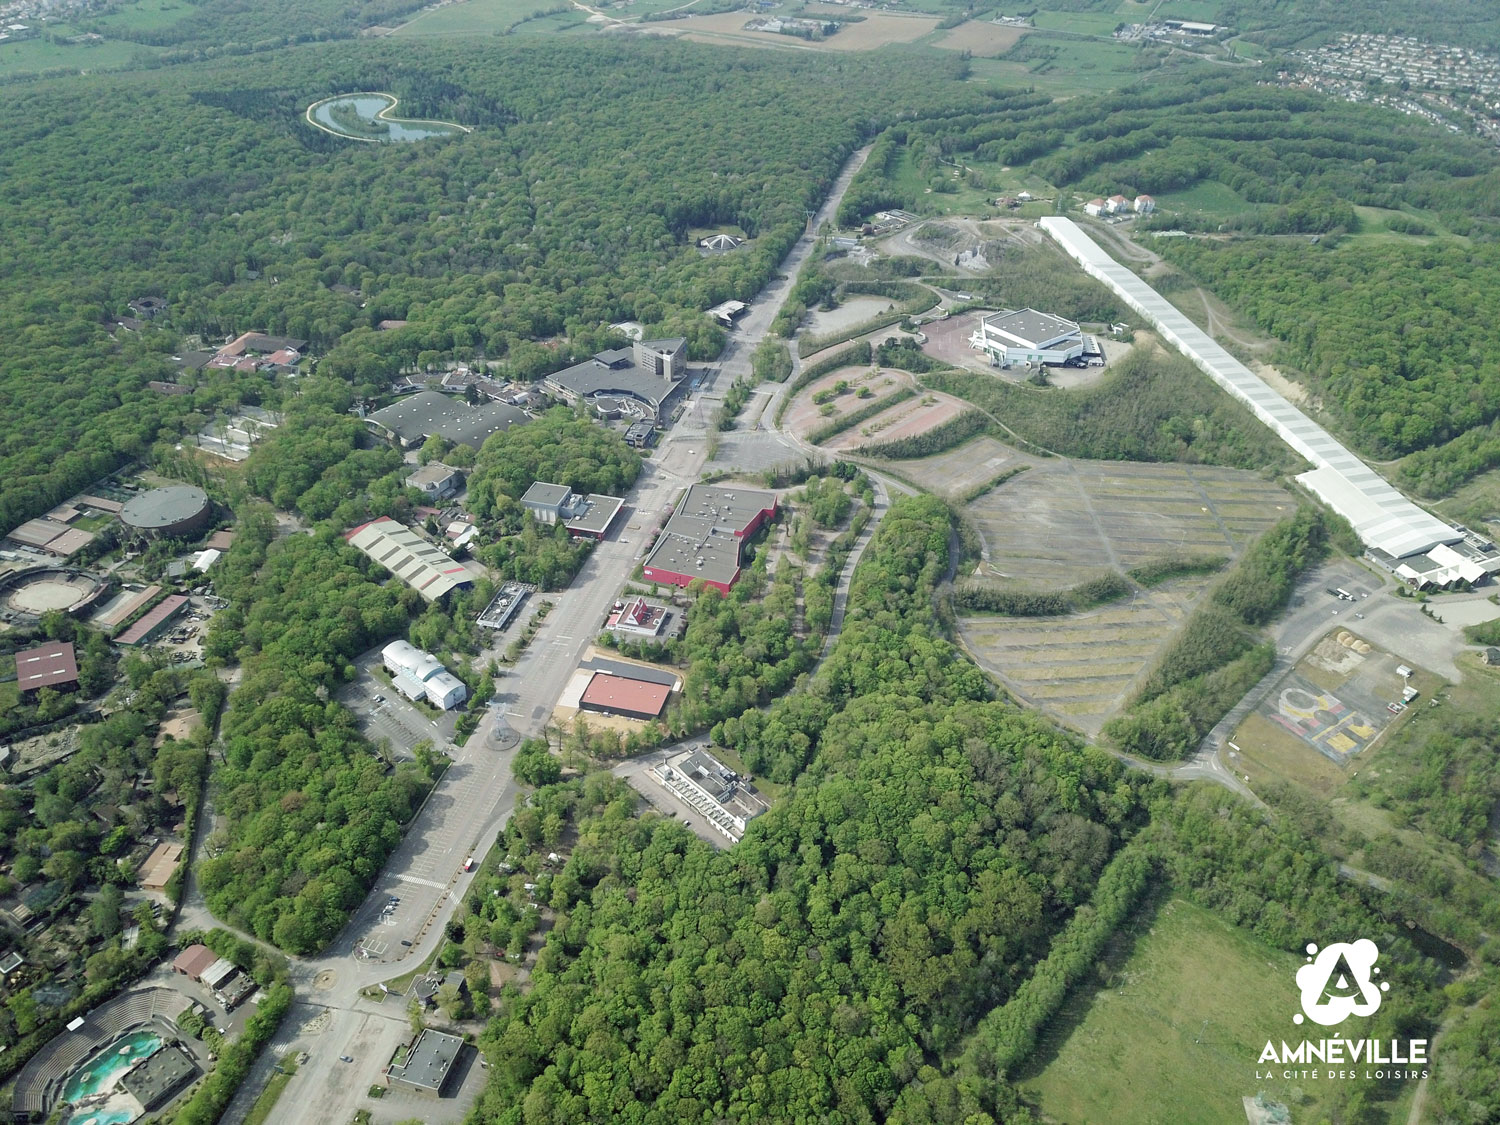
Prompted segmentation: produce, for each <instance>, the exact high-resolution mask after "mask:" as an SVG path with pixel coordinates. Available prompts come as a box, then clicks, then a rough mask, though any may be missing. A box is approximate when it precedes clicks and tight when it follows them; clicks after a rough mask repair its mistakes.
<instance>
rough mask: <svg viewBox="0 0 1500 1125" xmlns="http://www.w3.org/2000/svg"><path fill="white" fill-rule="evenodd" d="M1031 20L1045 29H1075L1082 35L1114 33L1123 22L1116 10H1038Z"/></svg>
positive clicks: (1074, 30)
mask: <svg viewBox="0 0 1500 1125" xmlns="http://www.w3.org/2000/svg"><path fill="white" fill-rule="evenodd" d="M1031 22H1032V23H1034V24H1036V26H1037V27H1039V28H1041V29H1042V30H1044V31H1073V32H1077V33H1078V34H1080V35H1105V36H1108V35H1113V34H1114V31H1115V28H1116V27H1118V26H1119V25H1120V24H1121V23H1126V22H1129V21H1127V20H1123V19H1121V17H1120V16H1118V15H1117V14H1115V13H1114V12H1038V13H1037V14H1036V15H1035V16H1033V17H1032V18H1031Z"/></svg>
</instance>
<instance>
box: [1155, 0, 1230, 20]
mask: <svg viewBox="0 0 1500 1125" xmlns="http://www.w3.org/2000/svg"><path fill="white" fill-rule="evenodd" d="M1223 7H1224V5H1223V4H1222V3H1221V2H1220V0H1162V2H1161V4H1160V5H1158V7H1157V9H1156V18H1157V19H1159V20H1165V19H1173V20H1197V21H1198V22H1199V23H1218V22H1219V10H1220V9H1221V8H1223Z"/></svg>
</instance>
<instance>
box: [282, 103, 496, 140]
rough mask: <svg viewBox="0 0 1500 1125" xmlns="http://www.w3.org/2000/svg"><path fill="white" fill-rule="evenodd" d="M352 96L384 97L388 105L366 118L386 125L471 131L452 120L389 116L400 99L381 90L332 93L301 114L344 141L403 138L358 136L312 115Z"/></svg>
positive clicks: (308, 120) (314, 124)
mask: <svg viewBox="0 0 1500 1125" xmlns="http://www.w3.org/2000/svg"><path fill="white" fill-rule="evenodd" d="M352 98H383V99H386V100H387V101H389V102H390V104H389V105H387V106H386V107H385V108H384V109H382V110H381V111H380V112H379V113H377V114H376V115H375V116H374V117H373V118H370V119H368V120H371V121H381V122H384V123H386V124H387V125H394V126H397V127H400V126H413V127H415V128H421V127H423V126H441V127H442V129H443V130H453V131H456V132H459V133H472V132H473V130H472V129H470V128H469V127H468V126H466V125H459V124H458V123H456V122H453V121H437V120H432V119H418V118H407V117H393V116H391V111H392V110H394V109H395V108H396V106H398V105H399V104H400V99H399V98H397V97H396V95H395V94H387V93H385V92H384V91H382V90H357V91H353V92H351V93H346V94H333V95H331V96H329V97H326V98H319V99H318V100H317V101H315V102H313V103H312V105H310V106H308V107H307V110H306V112H305V113H304V114H303V116H304V117H305V118H306V119H307V123H308V124H309V125H311V126H313V127H314V128H315V129H321V130H322V131H323V132H325V133H329V134H331V135H333V136H335V137H340V138H342V139H343V140H346V141H362V142H364V143H365V144H376V145H379V144H389V143H391V142H393V141H397V140H402V139H404V138H401V137H398V136H395V135H387V136H385V137H360V136H356V135H355V134H353V133H345V132H343V131H341V130H339V129H337V128H335V127H334V126H332V125H330V124H326V123H324V122H322V121H319V120H318V119H317V118H316V117H315V116H314V113H315V111H316V110H317V109H318V108H319V107H321V106H325V105H328V104H329V103H331V102H341V101H346V100H348V99H352ZM432 135H434V136H442V135H443V133H442V132H440V131H439V132H435V133H433V134H432ZM411 139H412V140H426V139H427V137H414V138H411Z"/></svg>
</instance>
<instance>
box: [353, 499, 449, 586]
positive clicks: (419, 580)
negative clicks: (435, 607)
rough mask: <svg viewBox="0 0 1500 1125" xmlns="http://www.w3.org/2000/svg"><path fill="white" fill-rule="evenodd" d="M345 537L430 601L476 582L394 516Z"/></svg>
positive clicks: (363, 524)
mask: <svg viewBox="0 0 1500 1125" xmlns="http://www.w3.org/2000/svg"><path fill="white" fill-rule="evenodd" d="M344 538H345V539H347V540H348V541H349V543H350V544H352V545H353V546H355V547H358V548H359V549H360V550H361V551H363V552H364V553H365V554H367V555H369V556H370V558H372V559H374V560H375V561H376V562H378V563H379V564H380V565H381V566H383V567H385V568H386V569H387V570H389V571H390V572H391V573H392V574H394V575H395V576H396V577H397V578H399V579H401V581H403V582H405V583H406V584H407V585H408V586H410V587H411V588H412V589H413V590H415V591H416V592H417V593H419V594H421V595H422V596H423V597H424V598H426V599H427V600H428V601H430V602H435V601H437V600H438V599H439V598H441V597H442V596H443V595H444V594H446V593H447V592H448V591H449V590H452V589H453V588H454V587H456V586H468V585H469V584H470V583H472V582H473V581H474V576H473V575H472V574H470V573H469V572H468V570H467V569H466V568H465V567H464V565H463V564H462V563H460V562H455V561H454V560H453V559H452V558H450V557H449V556H448V555H445V554H443V552H442V551H440V550H438V549H437V548H436V547H434V546H433V545H432V544H431V543H429V542H427V540H425V539H423V538H422V537H421V536H420V535H418V534H417V533H416V532H415V531H413V530H412V529H411V528H409V527H406V526H404V525H402V524H399V523H397V522H396V521H395V520H393V519H391V518H390V516H381V517H380V518H379V519H378V520H371V521H370V522H369V523H362V524H360V525H359V526H358V527H356V528H355V529H354V530H353V531H351V532H348V533H347V534H346V535H345V536H344Z"/></svg>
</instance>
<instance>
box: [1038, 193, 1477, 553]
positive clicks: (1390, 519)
mask: <svg viewBox="0 0 1500 1125" xmlns="http://www.w3.org/2000/svg"><path fill="white" fill-rule="evenodd" d="M1038 225H1039V226H1040V227H1041V228H1042V230H1044V231H1046V233H1047V234H1048V235H1050V236H1051V237H1052V238H1053V239H1054V240H1055V241H1056V242H1057V244H1058V245H1059V246H1061V247H1062V248H1063V250H1064V251H1066V252H1067V254H1068V255H1069V256H1070V257H1071V258H1073V259H1074V260H1075V261H1077V262H1078V264H1079V265H1081V266H1082V267H1083V269H1084V272H1085V273H1087V274H1088V275H1089V276H1090V277H1093V278H1095V279H1097V280H1099V281H1102V282H1103V283H1104V284H1105V285H1107V286H1109V287H1110V289H1112V290H1113V291H1114V292H1115V293H1116V294H1117V295H1118V296H1119V297H1120V299H1121V300H1122V301H1124V302H1125V303H1126V304H1127V305H1129V306H1130V307H1131V308H1133V309H1134V310H1135V311H1136V312H1138V313H1140V314H1141V315H1142V316H1143V317H1145V318H1146V319H1147V320H1148V321H1150V322H1151V324H1152V325H1153V326H1154V327H1155V328H1156V330H1157V331H1158V332H1160V333H1161V335H1162V337H1163V339H1165V340H1167V341H1169V342H1170V343H1171V344H1172V345H1173V346H1175V347H1176V348H1178V349H1179V350H1181V352H1182V353H1183V354H1184V355H1186V356H1187V357H1188V358H1189V359H1191V360H1192V361H1193V362H1194V363H1196V364H1197V365H1198V366H1199V367H1200V368H1202V369H1203V371H1204V372H1205V373H1206V374H1207V375H1208V376H1209V377H1210V378H1211V379H1213V381H1214V382H1216V383H1218V384H1219V386H1221V387H1223V388H1224V389H1225V390H1226V391H1228V392H1229V393H1230V394H1231V395H1233V396H1234V397H1235V398H1237V399H1239V400H1240V401H1241V402H1243V403H1244V404H1245V405H1246V406H1248V407H1249V408H1250V409H1251V410H1252V411H1254V412H1255V416H1256V417H1257V418H1259V419H1260V420H1261V421H1262V422H1264V423H1265V424H1266V425H1268V426H1270V427H1271V429H1273V430H1274V431H1276V433H1277V435H1278V436H1279V437H1280V438H1281V440H1282V441H1284V442H1286V443H1287V445H1289V446H1291V447H1292V448H1293V449H1294V450H1296V451H1297V452H1298V453H1299V454H1300V455H1301V456H1302V457H1304V458H1306V459H1307V460H1308V461H1309V462H1311V463H1312V465H1313V466H1315V467H1314V468H1313V469H1312V470H1311V471H1310V472H1306V473H1303V474H1302V475H1301V476H1299V477H1298V478H1297V480H1298V481H1300V482H1301V483H1302V484H1303V485H1304V486H1306V487H1307V488H1308V489H1309V490H1310V491H1312V492H1313V493H1315V494H1317V496H1319V497H1320V498H1321V499H1322V500H1323V501H1324V503H1326V504H1327V505H1328V506H1329V507H1330V508H1332V509H1333V510H1334V511H1335V512H1337V513H1338V514H1339V515H1341V516H1343V517H1344V518H1345V519H1346V520H1348V521H1349V522H1350V523H1351V524H1353V525H1354V530H1355V531H1356V532H1358V533H1359V537H1360V538H1361V539H1362V540H1364V543H1365V546H1367V547H1371V548H1374V549H1376V550H1379V551H1384V552H1385V553H1386V554H1388V555H1390V556H1391V557H1392V558H1396V559H1400V558H1404V557H1406V556H1407V555H1415V554H1420V553H1421V552H1423V551H1427V550H1430V549H1431V548H1432V547H1435V546H1437V545H1438V544H1440V543H1456V542H1458V541H1459V540H1461V539H1463V534H1462V533H1461V532H1459V531H1458V530H1456V529H1455V528H1453V527H1450V526H1449V525H1448V524H1446V523H1444V522H1443V521H1442V520H1440V519H1438V518H1437V517H1436V516H1434V515H1432V514H1430V513H1428V512H1425V511H1423V510H1422V509H1421V508H1419V507H1417V506H1416V505H1415V504H1413V503H1412V502H1411V501H1410V500H1408V499H1407V498H1406V497H1405V496H1403V495H1401V493H1399V492H1397V491H1396V490H1395V489H1394V488H1392V487H1391V485H1390V484H1388V483H1387V482H1386V481H1385V480H1384V479H1383V478H1382V477H1381V476H1380V474H1378V473H1376V472H1375V470H1373V469H1371V468H1370V467H1369V466H1368V465H1366V464H1365V463H1364V462H1363V461H1361V460H1360V459H1359V458H1358V457H1356V456H1355V455H1354V454H1353V453H1351V452H1350V451H1349V450H1348V449H1346V448H1344V446H1343V445H1342V444H1341V443H1339V442H1338V441H1336V440H1334V438H1333V436H1332V435H1331V434H1329V433H1328V431H1327V430H1325V429H1323V427H1322V426H1320V425H1318V424H1317V423H1316V422H1314V421H1313V420H1312V419H1311V418H1309V417H1308V416H1307V415H1306V414H1303V413H1302V411H1300V410H1298V409H1297V408H1296V407H1295V406H1293V405H1292V404H1291V403H1289V402H1287V400H1286V399H1284V398H1282V397H1281V395H1279V394H1277V393H1276V392H1275V391H1274V390H1272V389H1271V388H1270V387H1269V386H1267V385H1266V384H1265V383H1264V382H1263V381H1262V380H1261V379H1260V378H1259V377H1258V376H1256V375H1255V374H1254V372H1252V371H1251V370H1250V369H1249V368H1248V367H1246V366H1245V365H1244V364H1243V363H1241V362H1240V361H1239V360H1237V359H1235V358H1234V356H1232V355H1230V354H1229V353H1228V352H1226V351H1225V350H1224V349H1223V348H1221V347H1220V346H1219V345H1218V344H1216V343H1215V342H1214V340H1213V338H1212V337H1210V336H1209V335H1208V334H1207V333H1206V332H1204V331H1203V330H1202V329H1200V328H1199V327H1198V326H1197V325H1196V324H1194V323H1193V322H1192V321H1191V320H1189V319H1188V318H1187V317H1186V316H1184V315H1183V314H1182V313H1181V312H1180V311H1179V310H1178V309H1177V308H1176V307H1175V306H1174V305H1173V304H1172V303H1171V302H1170V301H1168V300H1167V299H1166V298H1165V297H1163V296H1162V295H1161V294H1159V293H1157V292H1156V290H1154V289H1152V288H1151V286H1149V285H1147V284H1146V283H1145V282H1144V281H1142V280H1141V279H1140V278H1139V277H1137V276H1136V275H1135V274H1134V273H1132V272H1131V271H1130V270H1128V269H1126V268H1125V267H1124V266H1122V265H1120V264H1119V263H1118V262H1116V261H1115V260H1114V259H1113V258H1111V257H1110V256H1109V255H1108V254H1106V253H1105V252H1104V251H1103V250H1102V249H1100V247H1099V245H1098V244H1097V243H1096V242H1094V240H1093V239H1092V238H1090V237H1089V236H1088V235H1087V234H1085V233H1084V232H1083V230H1082V229H1080V228H1079V226H1078V224H1077V223H1075V222H1073V220H1071V219H1065V218H1062V217H1061V216H1053V215H1049V216H1047V217H1045V218H1043V219H1041V220H1039V222H1038Z"/></svg>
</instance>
